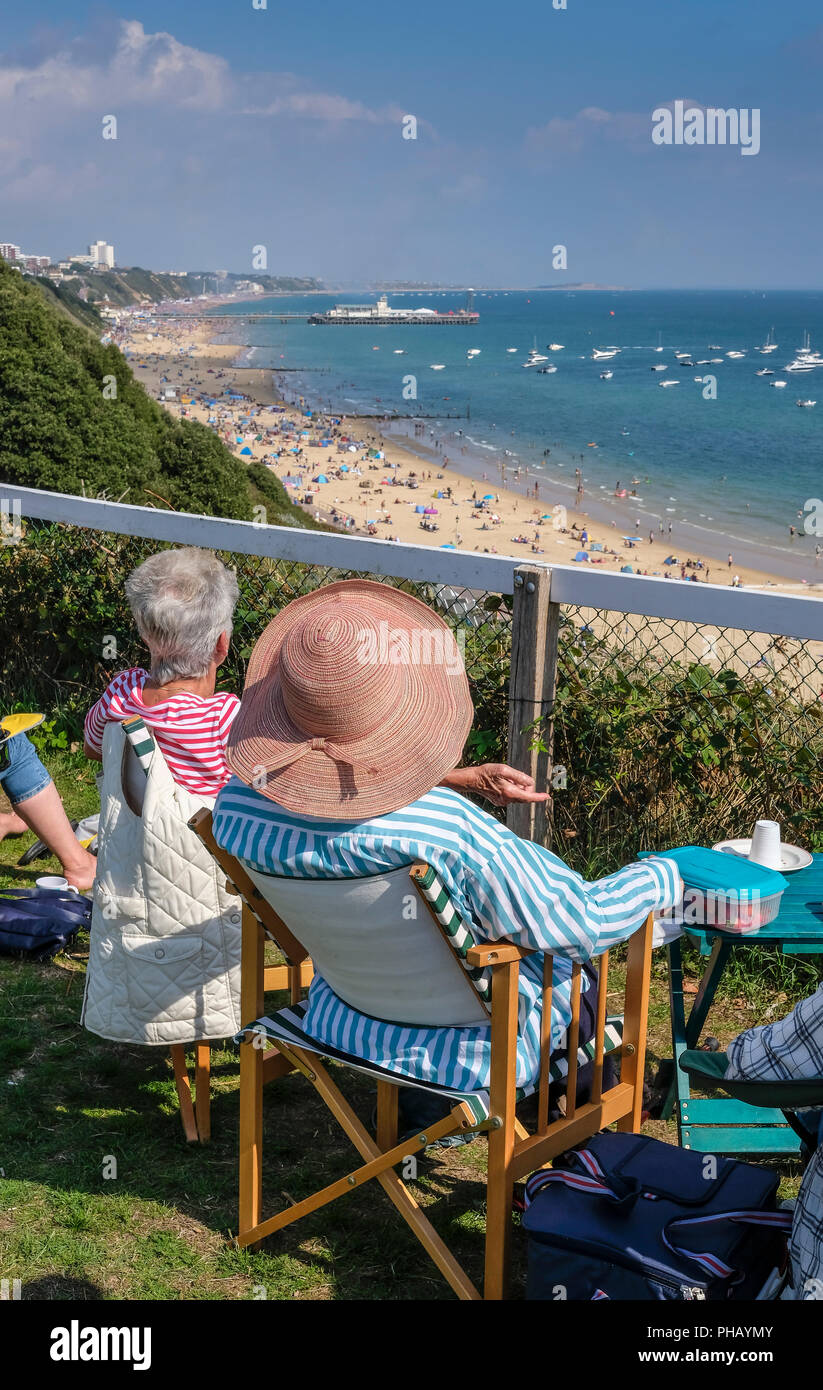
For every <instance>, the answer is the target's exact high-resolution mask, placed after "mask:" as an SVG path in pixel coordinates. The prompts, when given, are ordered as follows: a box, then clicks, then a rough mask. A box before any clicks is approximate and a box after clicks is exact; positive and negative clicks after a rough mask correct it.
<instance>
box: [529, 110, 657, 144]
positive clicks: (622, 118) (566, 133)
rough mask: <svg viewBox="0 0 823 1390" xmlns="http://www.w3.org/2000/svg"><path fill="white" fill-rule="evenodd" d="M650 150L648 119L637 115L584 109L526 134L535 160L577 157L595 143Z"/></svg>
mask: <svg viewBox="0 0 823 1390" xmlns="http://www.w3.org/2000/svg"><path fill="white" fill-rule="evenodd" d="M596 141H597V142H603V141H609V142H615V143H618V144H621V145H628V146H632V147H633V148H636V149H637V148H640V147H641V146H643V145H648V146H649V147H651V115H650V113H647V112H640V111H604V110H603V109H602V108H601V107H599V106H586V107H584V108H583V109H582V110H581V111H578V112H577V114H576V115H574V116H554V117H553V118H552V119H551V120H550V121H547V122H546V124H545V125H542V126H530V127H529V129H528V130H527V131H526V138H525V144H526V149H527V151H528V152H529V153H530V154H532V155H536V156H551V155H558V156H562V155H570V154H580V153H581V151H582V150H584V149H585V148H586V147H587V146H589V145H591V144H592V143H594V142H596Z"/></svg>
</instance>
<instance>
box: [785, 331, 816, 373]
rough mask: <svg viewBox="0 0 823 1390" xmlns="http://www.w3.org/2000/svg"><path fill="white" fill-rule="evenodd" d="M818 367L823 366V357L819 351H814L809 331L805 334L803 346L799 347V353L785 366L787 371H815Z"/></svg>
mask: <svg viewBox="0 0 823 1390" xmlns="http://www.w3.org/2000/svg"><path fill="white" fill-rule="evenodd" d="M816 367H823V357H821V356H820V353H819V352H812V349H811V343H810V340H809V335H808V333H804V334H803V346H802V348H798V349H797V354H796V356H795V358H794V360H793V361H792V362H787V363H786V366H785V367H784V368H783V370H784V371H786V372H813V371H814V370H815V368H816Z"/></svg>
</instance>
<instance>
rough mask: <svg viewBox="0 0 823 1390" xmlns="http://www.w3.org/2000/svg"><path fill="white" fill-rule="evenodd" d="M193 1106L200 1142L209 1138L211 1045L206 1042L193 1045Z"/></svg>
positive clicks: (205, 1142) (203, 1142)
mask: <svg viewBox="0 0 823 1390" xmlns="http://www.w3.org/2000/svg"><path fill="white" fill-rule="evenodd" d="M194 1058H195V1061H194V1106H195V1113H196V1117H197V1133H198V1135H199V1138H200V1143H201V1144H207V1143H208V1141H209V1140H210V1139H211V1047H210V1045H209V1044H208V1043H207V1042H199V1043H195V1047H194Z"/></svg>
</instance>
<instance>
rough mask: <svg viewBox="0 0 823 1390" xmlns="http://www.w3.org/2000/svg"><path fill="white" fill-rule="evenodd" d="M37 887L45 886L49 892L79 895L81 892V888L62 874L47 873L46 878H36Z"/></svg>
mask: <svg viewBox="0 0 823 1390" xmlns="http://www.w3.org/2000/svg"><path fill="white" fill-rule="evenodd" d="M35 887H36V888H44V889H46V891H47V892H52V893H77V894H78V896H79V894H80V889H79V888H75V887H74V885H73V884H71V883H69V881H68V879H67V878H62V877H61V876H60V874H46V875H45V877H44V878H38V879H35Z"/></svg>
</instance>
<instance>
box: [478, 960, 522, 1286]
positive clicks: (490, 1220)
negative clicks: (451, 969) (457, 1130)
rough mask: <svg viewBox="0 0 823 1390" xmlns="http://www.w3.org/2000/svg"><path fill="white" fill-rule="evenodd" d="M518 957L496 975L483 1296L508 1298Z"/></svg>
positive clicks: (502, 966)
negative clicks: (491, 1126) (491, 1125)
mask: <svg viewBox="0 0 823 1390" xmlns="http://www.w3.org/2000/svg"><path fill="white" fill-rule="evenodd" d="M517 980H518V967H517V962H516V961H514V962H512V963H511V964H507V965H501V966H499V967H498V968H497V969H496V970H495V971H494V975H493V977H492V1025H491V1055H492V1071H491V1085H490V1088H489V1099H490V1102H491V1114H492V1124H493V1128H492V1129H490V1130H489V1170H488V1185H487V1189H486V1273H485V1279H484V1283H483V1297H484V1299H496V1300H499V1299H502V1298H505V1297H506V1292H507V1287H508V1269H509V1246H510V1243H511V1228H512V1196H513V1193H514V1181H513V1178H512V1169H511V1165H512V1158H513V1156H514V1144H515V1100H516V1089H515V1077H516V1070H517Z"/></svg>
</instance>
